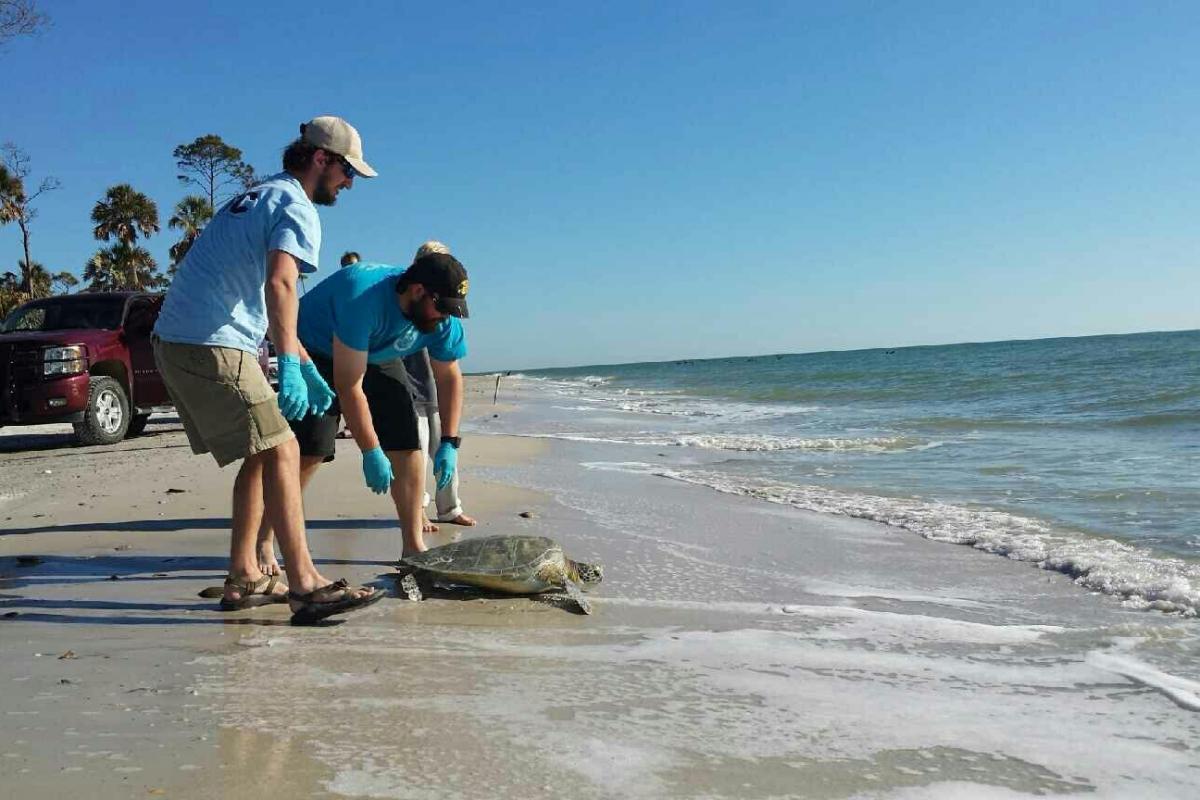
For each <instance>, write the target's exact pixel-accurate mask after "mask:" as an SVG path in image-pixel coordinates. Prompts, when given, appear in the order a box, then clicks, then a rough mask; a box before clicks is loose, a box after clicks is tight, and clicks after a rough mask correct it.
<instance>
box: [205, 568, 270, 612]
mask: <svg viewBox="0 0 1200 800" xmlns="http://www.w3.org/2000/svg"><path fill="white" fill-rule="evenodd" d="M278 583H279V576H278V575H263V576H262V577H261V578H259V579H258V580H256V581H239V580H238V579H237V578H235V577H233V576H232V575H230V576H229V577H228V578H226V579H225V585H226V586H232V587H233V588H234V589H237V590H238V593H240V594H241V597H239V598H238V599H237V600H227V599H226V598H225V597H221V603H220V609H221V610H222V611H242V610H244V609H247V608H257V607H258V606H265V605H269V604H271V603H286V602H287V595H285V594H275V593H274V592H273V591H272V590H273V589H274V588H275V586H276V584H278ZM206 591H207V590H206ZM221 593H222V595H224V590H222V592H221ZM201 594H203V592H202V593H201Z"/></svg>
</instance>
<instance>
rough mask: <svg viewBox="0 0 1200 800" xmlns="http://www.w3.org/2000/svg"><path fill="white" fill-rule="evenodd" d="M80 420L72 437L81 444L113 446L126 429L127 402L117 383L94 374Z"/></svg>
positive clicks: (128, 417) (127, 419)
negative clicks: (81, 419)
mask: <svg viewBox="0 0 1200 800" xmlns="http://www.w3.org/2000/svg"><path fill="white" fill-rule="evenodd" d="M89 384H90V386H89V389H88V404H87V408H86V409H84V412H83V421H82V422H76V423H75V436H76V437H78V439H79V441H80V442H81V443H83V444H114V443H116V442H119V441H121V440H122V439H124V438H125V431H126V430H128V429H129V420H130V415H129V400H128V398H126V397H125V390H124V389H122V388H121V384H120V383H118V382H117V381H116V380H114V379H112V378H109V377H106V376H104V375H93V376H92V379H91V381H89Z"/></svg>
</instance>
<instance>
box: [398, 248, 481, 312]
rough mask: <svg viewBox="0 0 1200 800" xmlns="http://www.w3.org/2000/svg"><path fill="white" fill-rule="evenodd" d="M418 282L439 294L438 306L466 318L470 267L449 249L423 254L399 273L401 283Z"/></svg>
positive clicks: (441, 309)
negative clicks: (467, 268) (443, 251)
mask: <svg viewBox="0 0 1200 800" xmlns="http://www.w3.org/2000/svg"><path fill="white" fill-rule="evenodd" d="M410 283H419V284H421V285H422V286H424V287H425V288H426V289H428V290H429V291H431V292H433V293H434V294H435V295H437V309H438V311H442V312H445V313H447V314H450V315H451V316H454V317H461V318H463V319H466V318H467V317H468V316H469V315H468V314H467V288H468V287H469V285H470V284H469V282H468V281H467V270H466V267H464V266H463V265H462V264H461V263H460V262H459V260H458V259H457V258H455V257H454V256H452V255H450V254H449V253H430V254H429V255H427V256H421V257H420V258H418V259H417V260H416V261H414V262H413V263H412V266H410V267H409V268H408V269H406V270H405V271H404V274H403V275H401V276H400V284H399V285H406V284H410Z"/></svg>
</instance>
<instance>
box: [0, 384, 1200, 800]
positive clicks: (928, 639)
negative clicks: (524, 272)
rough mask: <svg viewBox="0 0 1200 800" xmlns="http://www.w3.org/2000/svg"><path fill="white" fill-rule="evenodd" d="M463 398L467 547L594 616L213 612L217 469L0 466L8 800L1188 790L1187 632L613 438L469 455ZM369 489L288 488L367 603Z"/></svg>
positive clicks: (382, 508) (487, 422)
mask: <svg viewBox="0 0 1200 800" xmlns="http://www.w3.org/2000/svg"><path fill="white" fill-rule="evenodd" d="M473 383H474V385H473V386H472V389H471V391H470V393H469V402H470V403H471V407H470V412H469V413H470V418H471V419H472V420H473V422H472V426H471V427H472V429H474V430H477V431H479V432H478V433H469V435H468V437H467V442H468V443H469V444H468V448H469V449H465V451H464V453H463V456H464V458H463V460H462V462H461V466H462V469H463V494H464V499H465V502H466V507H467V510H468V513H471V514H472V515H474V516H477V517H478V518H479V519H480V522H481V526H480V527H479V528H476V529H461V530H460V532H462V533H466V534H467V535H473V534H481V535H486V534H488V533H517V532H528V533H534V534H538V535H548V536H552V537H554V538H556V539H557V540H559V541H560V542H561V543H562V544H563V545H564V548H565V549H566V551H567V554H568V555H570V556H573V557H577V558H580V559H583V560H592V559H593V558H595V559H598V560H600V561H601V562H602V563H604V564H605V566H606V574H605V581H604V583H602V584H601V585H600V587H598V589H597V590H596V591H595V592H594V593H593V601H594V604H595V605H596V607H597V610H596V614H594V615H593V616H591V617H581V616H578V615H575V614H571V613H568V612H567V611H565V610H564V609H562V608H559V607H558V606H556V605H554V604H553V603H548V602H539V601H537V600H533V599H529V598H503V599H494V598H486V599H477V598H473V597H470V596H467V597H464V598H463V599H457V598H456V599H446V598H439V599H432V600H426V601H424V602H422V603H410V602H407V601H401V600H397V599H393V598H387V599H385V600H384V601H383V602H381V603H379V604H376V605H375V606H373V607H372V608H371V609H368V610H366V611H363V612H360V613H357V614H353V615H348V616H347V617H345V618H344V622H343V623H342V624H335V625H331V626H328V627H317V628H292V627H290V626H289V625H287V624H286V620H287V612H286V609H284V608H283V607H280V606H274V607H266V608H261V609H255V610H251V611H246V612H238V613H235V614H231V615H222V614H220V612H217V611H216V610H215V604H214V603H212V602H211V601H201V600H199V599H198V598H197V597H196V592H197V591H199V589H200V588H202V587H204V586H207V585H211V584H213V583H219V581H220V578H221V576H222V575H223V571H224V558H225V550H226V548H227V545H228V534H227V525H228V520H227V517H226V516H225V515H226V514H227V513H228V512H227V503H228V499H227V498H228V491H229V486H230V484H231V482H232V478H233V472H232V470H228V469H227V470H224V471H222V470H217V469H216V467H215V465H213V464H212V462H211V460H208V459H205V458H199V457H194V456H192V455H191V454H190V451H189V450H188V449H187V447H186V445H182V446H181V442H182V440H183V437H182V433H181V432H180V431H179V430H178V426H174V427H172V425H171V424H170V423H169V422H167V423H166V424H164V425H162V426H157V425H156V426H154V427H153V428H152V432H151V434H150V435H149V436H147V437H145V438H139V439H134V440H130V441H128V442H126V443H123V444H122V445H120V446H118V447H117V448H66V449H62V450H56V449H46V450H39V451H34V452H13V451H11V450H10V451H5V452H3V453H2V454H0V478H2V479H4V480H5V481H6V482H5V483H4V485H6V486H12V487H13V488H15V489H16V490H17V491H25V492H26V493H25V495H24V496H23V497H20V498H18V499H15V500H8V501H5V502H2V504H0V517H8V518H10V519H7V520H5V521H4V523H3V525H4V532H5V535H2V536H0V573H2V576H3V577H2V578H0V581H2V583H0V604H2V605H3V606H4V608H3V609H0V612H3V613H12V612H16V614H17V616H16V617H8V618H0V644H2V645H3V647H4V651H5V653H6V658H5V659H4V660H3V661H2V662H0V685H3V686H6V687H9V689H10V691H9V692H7V693H6V695H5V697H6V699H5V701H4V703H3V712H4V719H5V721H6V723H7V725H6V727H5V729H4V730H3V732H0V757H3V759H4V760H3V761H2V762H0V764H3V770H4V775H5V778H6V785H9V786H12V787H13V790H14V791H15V792H17V793H21V792H25V793H27V794H30V795H31V796H39V795H38V792H39V791H41V792H45V791H51V792H52V793H53V794H54V795H55V796H57V795H59V794H61V795H67V794H79V793H87V794H90V795H92V796H95V797H97V798H109V797H131V796H138V797H141V796H166V797H180V798H191V797H205V796H210V795H211V793H212V790H213V789H214V788H217V787H219V788H220V790H221V791H226V792H230V793H232V792H244V791H259V790H263V789H264V788H265V787H269V791H268V794H286V795H295V796H302V797H329V798H334V797H336V798H346V797H352V798H358V797H397V798H410V797H411V798H424V797H434V796H459V797H509V796H521V797H525V798H539V797H558V796H561V793H562V792H561V787H563V786H564V785H568V786H571V787H572V793H573V794H574V795H576V796H578V797H580V798H609V797H621V798H625V797H665V796H670V797H691V796H705V797H730V798H733V797H738V798H741V797H775V796H801V797H829V798H850V797H855V798H858V797H862V798H896V799H897V800H899V798H906V797H915V796H939V795H938V794H936V793H938V792H944V793H945V794H944V795H941V796H947V797H950V796H954V797H960V796H966V797H970V796H972V794H971V792H972V791H988V792H992V793H993V794H992V795H987V796H994V797H1004V798H1006V800H1009V799H1010V798H1024V797H1028V796H1033V795H1035V794H1037V793H1044V792H1051V793H1075V792H1089V791H1090V792H1094V793H1096V794H1097V795H1099V796H1105V795H1106V794H1107V795H1108V796H1138V797H1164V798H1165V797H1181V796H1185V795H1184V794H1183V792H1184V791H1185V790H1187V789H1189V788H1190V787H1194V785H1196V783H1197V780H1196V778H1197V775H1200V755H1198V751H1197V749H1196V747H1195V745H1194V742H1196V741H1200V714H1198V713H1197V712H1195V711H1193V710H1190V708H1189V704H1190V703H1192V699H1191V698H1192V697H1193V696H1195V697H1196V698H1197V701H1196V702H1197V703H1200V675H1197V674H1196V668H1195V665H1194V662H1193V663H1192V666H1191V667H1190V668H1189V667H1188V666H1187V664H1188V661H1187V658H1186V655H1187V653H1188V652H1194V651H1193V650H1192V648H1193V646H1194V645H1195V643H1196V641H1197V638H1196V628H1195V625H1194V622H1189V621H1187V620H1182V619H1170V618H1164V617H1165V615H1158V614H1155V615H1149V614H1146V613H1145V612H1135V611H1131V610H1128V609H1121V608H1119V607H1114V605H1115V604H1113V603H1111V602H1110V601H1108V600H1107V599H1106V598H1103V597H1098V596H1095V595H1088V594H1085V593H1081V592H1079V590H1078V588H1077V587H1075V586H1074V585H1072V584H1071V583H1070V581H1069V580H1068V579H1067V578H1065V577H1064V576H1061V575H1054V574H1048V573H1040V572H1038V571H1035V570H1029V569H1027V568H1026V567H1025V566H1024V565H1021V564H1018V563H1014V562H1006V561H1003V560H998V559H995V558H994V557H992V556H989V555H986V554H984V553H979V552H975V551H972V550H970V549H968V548H945V547H944V546H942V545H940V544H937V543H935V542H930V541H927V540H923V539H920V538H918V537H912V536H909V535H907V534H904V535H897V532H896V531H894V530H892V529H889V528H887V527H886V526H884V525H881V524H878V523H873V522H869V521H863V520H853V519H848V518H836V517H829V516H828V515H821V514H816V513H812V512H805V511H799V510H796V509H791V508H785V507H782V506H777V505H771V504H769V503H764V502H762V501H760V500H757V499H755V498H750V497H735V496H727V495H720V494H717V493H715V492H712V491H711V490H709V489H707V488H705V487H701V486H693V485H687V484H683V483H678V482H674V481H667V480H664V479H661V478H655V477H654V476H650V475H645V474H631V473H628V472H622V471H620V470H618V469H612V468H611V467H612V466H613V464H614V462H615V461H618V460H619V459H621V458H623V457H624V455H623V451H622V449H621V448H619V447H615V446H604V445H599V444H594V443H591V444H589V443H579V442H561V441H545V440H532V439H529V438H525V437H506V436H500V435H494V434H490V433H488V432H487V431H488V429H489V428H494V427H499V426H500V425H501V423H503V422H504V421H505V420H506V418H507V417H508V415H509V414H512V413H519V411H520V407H519V406H514V405H507V406H497V407H493V406H492V405H490V401H491V387H489V386H487V385H486V383H485V384H484V385H483V386H480V385H479V384H478V383H476V382H473ZM508 399H509V400H510V401H511V400H512V399H513V398H512V397H511V395H510V397H509V398H508ZM492 414H500V415H501V416H500V417H499V418H497V417H493V416H492ZM5 433H7V431H6V432H5ZM2 440H3V437H0V442H2ZM346 444H349V445H350V446H351V447H352V443H342V446H344V445H346ZM150 451H154V452H155V453H156V455H155V457H154V458H153V459H149V458H147V453H148V452H150ZM114 465H115V466H114ZM45 469H50V470H51V474H49V475H46V474H45V472H44V470H45ZM106 474H109V475H114V474H115V475H116V476H117V479H115V480H112V481H109V482H108V483H106V484H105V486H104V487H96V488H95V489H94V490H89V491H88V496H87V497H85V498H83V499H77V498H76V497H74V496H72V495H71V494H70V491H69V490H70V487H71V486H73V485H76V482H79V481H85V480H88V479H92V478H98V477H100V476H104V475H106ZM14 480H15V483H14ZM360 480H361V478H360V476H359V474H358V463H357V458H356V457H355V454H354V453H353V451H352V450H351V449H349V448H347V449H346V450H345V452H343V451H341V450H339V458H338V459H337V461H335V462H334V465H333V466H331V467H329V468H327V470H325V471H323V472H322V474H321V475H319V476H318V477H317V479H316V480H315V481H314V483H313V486H312V487H311V492H310V494H308V495H307V496H306V505H307V506H308V509H309V513H308V517H309V530H310V541H311V543H312V547H313V551H314V555H315V556H316V558H317V561H318V563H320V564H321V565H322V569H323V570H325V571H326V572H327V574H329V575H330V576H331V577H340V576H341V575H343V574H344V575H346V576H347V577H348V578H350V579H352V580H360V581H369V580H383V581H387V580H388V579H387V578H386V577H385V576H386V575H387V574H389V573H390V572H391V568H390V559H392V558H394V556H395V553H393V552H392V550H393V548H395V549H397V550H398V547H399V533H398V530H397V529H396V528H395V526H394V522H393V520H392V512H391V508H390V504H388V503H386V502H385V501H379V500H377V499H376V500H374V502H372V498H371V496H370V495H368V494H367V492H366V490H365V489H362V487H361V486H360V485H359V483H360ZM147 487H151V488H147ZM171 488H176V489H184V491H183V492H177V493H170V494H168V493H167V490H168V489H171ZM79 503H86V504H85V505H79ZM368 504H369V505H368ZM526 510H528V511H532V512H533V513H534V515H533V517H532V518H529V519H525V518H521V517H518V516H517V514H518V513H519V512H521V511H526ZM443 527H444V528H446V527H450V526H443ZM431 543H432V542H431ZM21 554H38V555H41V556H42V557H43V561H42V563H40V564H36V565H33V566H29V567H25V566H19V565H18V564H16V561H15V556H16V555H21ZM112 576H116V577H117V580H112V579H111V578H112ZM385 585H386V584H385ZM68 652H69V653H70V655H67V657H65V658H60V656H64V655H66V654H67V653H68ZM39 653H40V654H41V655H38V654H39ZM1181 664H1182V665H1183V666H1182V668H1181V666H1180V665H1181ZM1189 670H1190V671H1189ZM64 681H66V682H64ZM23 770H27V771H23ZM197 773H198V774H200V775H203V776H204V781H205V783H206V785H204V786H203V787H201V786H200V785H197ZM531 775H536V776H538V780H537V781H535V782H534V783H532V784H531V783H530V781H529V777H530V776H531ZM214 784H216V786H214ZM905 792H910V794H905ZM911 792H919V794H911Z"/></svg>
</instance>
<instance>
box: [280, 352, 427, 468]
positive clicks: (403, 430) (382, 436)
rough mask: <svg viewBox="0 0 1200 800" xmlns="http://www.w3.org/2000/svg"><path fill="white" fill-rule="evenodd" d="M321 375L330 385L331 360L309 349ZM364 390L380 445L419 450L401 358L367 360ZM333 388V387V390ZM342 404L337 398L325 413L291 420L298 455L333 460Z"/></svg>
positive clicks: (397, 448)
mask: <svg viewBox="0 0 1200 800" xmlns="http://www.w3.org/2000/svg"><path fill="white" fill-rule="evenodd" d="M309 355H311V356H312V360H313V363H314V364H316V365H317V371H318V372H320V373H321V377H322V378H324V379H325V382H326V383H328V384H329V386H330V388H332V387H333V361H331V360H330V359H328V358H325V357H324V356H322V355H319V354H317V353H309ZM362 385H363V393H364V394H365V395H366V396H367V406H368V407H369V408H370V409H371V421H372V423H373V424H374V426H375V435H376V436H377V437H378V438H379V446H380V447H382V448H383V449H384V450H385V451H390V450H420V449H421V438H420V435H419V434H418V433H417V412H416V409H414V408H413V401H412V394H411V392H409V389H408V374H407V373H406V372H405V371H404V362H402V361H401V360H400V359H396V360H395V361H388V362H387V363H384V364H367V372H366V374H365V375H363V383H362ZM335 391H336V390H335ZM341 414H342V407H341V405H340V404H339V403H338V400H337V398H336V397H335V398H334V400H333V404H332V405H330V406H329V410H328V411H326V412H325V413H324V414H309V415H308V416H306V417H304V418H303V419H299V420H293V421H291V422H290V424H291V426H292V431H293V432H295V434H296V441H297V442H299V444H300V455H302V456H321V457H322V458H323V459H324V460H325V461H333V457H334V454H335V452H336V449H337V448H336V445H337V432H338V419H339V418H340V417H341Z"/></svg>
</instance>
